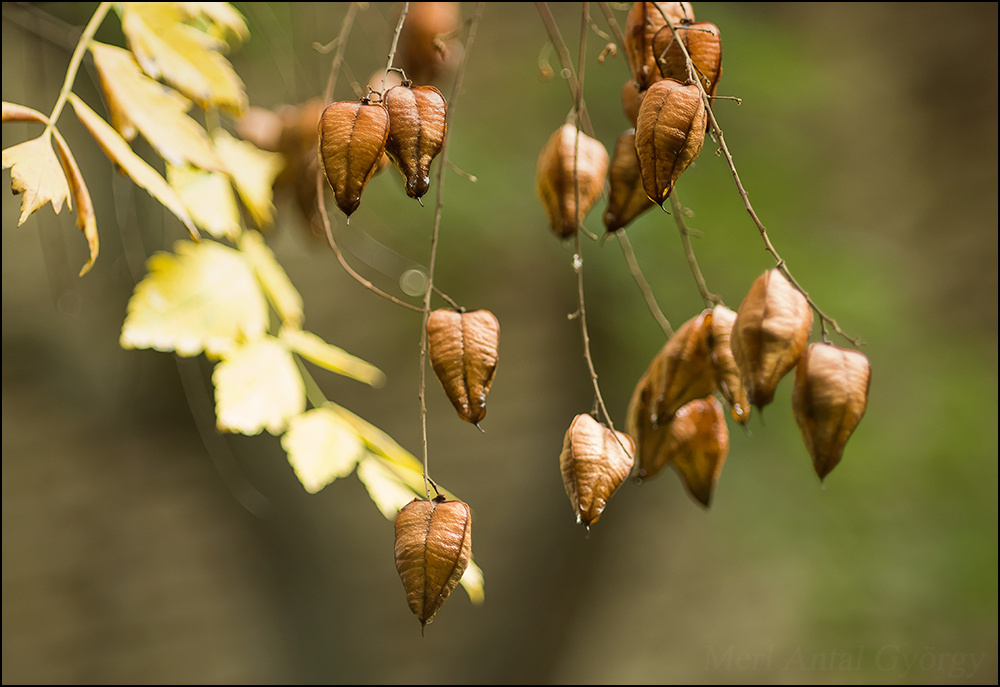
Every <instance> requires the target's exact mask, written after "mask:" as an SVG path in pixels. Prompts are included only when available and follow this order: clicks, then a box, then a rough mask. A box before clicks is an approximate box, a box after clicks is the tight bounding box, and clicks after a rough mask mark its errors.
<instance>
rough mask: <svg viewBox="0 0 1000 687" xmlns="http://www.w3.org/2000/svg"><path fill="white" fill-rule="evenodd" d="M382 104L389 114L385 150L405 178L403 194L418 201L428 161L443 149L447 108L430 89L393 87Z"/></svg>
mask: <svg viewBox="0 0 1000 687" xmlns="http://www.w3.org/2000/svg"><path fill="white" fill-rule="evenodd" d="M382 102H383V103H385V107H386V109H387V110H388V111H389V140H388V141H387V142H386V146H385V151H386V153H388V154H389V157H390V158H391V159H392V161H393V163H394V164H395V165H396V168H397V169H399V171H400V172H401V173H402V175H403V178H404V179H406V195H408V196H409V197H410V198H416V199H418V200H419V199H420V198H421V197H423V195H424V194H425V193H427V188H428V187H429V186H430V183H431V180H430V167H431V162H432V161H433V160H434V158H435V157H437V154H438V153H440V152H441V148H442V147H443V146H444V136H445V132H446V130H447V125H446V123H445V117H446V115H447V114H448V105H447V103H445V100H444V96H443V95H441V91H439V90H438V89H436V88H434V87H433V86H413V87H410V86H394V87H393V88H390V89H389V90H388V91H386V92H385V96H383V98H382Z"/></svg>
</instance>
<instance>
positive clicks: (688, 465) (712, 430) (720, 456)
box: [665, 396, 729, 508]
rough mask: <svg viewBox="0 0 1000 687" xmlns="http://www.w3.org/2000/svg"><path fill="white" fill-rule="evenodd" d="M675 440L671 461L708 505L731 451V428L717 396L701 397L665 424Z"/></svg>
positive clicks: (688, 484)
mask: <svg viewBox="0 0 1000 687" xmlns="http://www.w3.org/2000/svg"><path fill="white" fill-rule="evenodd" d="M665 429H666V431H667V433H668V434H669V435H670V438H669V439H668V440H667V442H666V443H668V445H669V444H670V443H673V442H676V445H675V446H674V447H673V450H672V451H671V452H670V453H671V460H670V464H671V465H673V466H674V469H675V470H677V472H678V473H680V475H681V478H682V479H683V480H684V485H685V486H686V487H687V490H688V493H690V494H691V496H693V497H694V498H695V499H697V500H698V501H699V502H700V503H701V505H703V506H705V507H706V508H708V506H709V504H711V502H712V492H713V491H714V490H715V484H716V482H718V481H719V475H721V474H722V466H723V465H725V463H726V457H727V456H728V455H729V428H728V427H727V426H726V417H725V415H724V414H723V411H722V406H721V405H719V402H718V401H716V400H715V397H714V396H709V397H707V398H700V399H697V400H694V401H691V402H690V403H688V404H686V405H685V406H684V407H683V408H681V409H680V410H678V411H677V414H676V415H674V419H673V420H671V421H670V425H668V427H667V428H665Z"/></svg>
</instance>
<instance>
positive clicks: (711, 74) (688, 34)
mask: <svg viewBox="0 0 1000 687" xmlns="http://www.w3.org/2000/svg"><path fill="white" fill-rule="evenodd" d="M675 30H676V32H677V38H679V39H680V40H681V41H682V42H683V43H684V46H685V47H686V48H687V51H688V54H689V55H690V56H691V62H692V63H693V64H694V68H695V72H696V76H697V78H699V79H701V85H702V87H703V88H704V89H705V92H706V93H707V94H708V95H709V97H711V96H714V95H715V90H716V88H718V86H719V79H720V78H721V77H722V39H721V37H720V35H719V27H718V26H716V25H715V24H713V23H711V22H707V21H699V22H695V23H694V24H686V25H680V26H676V27H675ZM653 54H654V55H656V57H657V66H658V67H659V70H660V75H661V76H662V77H663V78H665V79H674V80H676V81H680V82H681V83H687V81H688V80H689V78H694V76H693V75H691V74H688V69H687V60H686V59H684V51H683V50H681V46H680V45H679V44H678V42H677V40H675V38H674V32H673V31H671V30H670V27H669V26H665V27H663V28H662V29H660V30H659V31H657V32H656V35H655V36H654V37H653Z"/></svg>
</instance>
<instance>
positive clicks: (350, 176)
mask: <svg viewBox="0 0 1000 687" xmlns="http://www.w3.org/2000/svg"><path fill="white" fill-rule="evenodd" d="M388 138H389V113H388V111H387V110H386V109H385V107H383V106H382V104H381V103H369V102H366V101H361V102H336V103H332V104H330V105H328V106H327V108H326V109H325V110H324V111H323V116H322V117H321V119H320V127H319V153H320V158H321V160H322V162H323V171H324V172H325V173H326V180H327V182H329V184H330V186H331V188H333V196H334V199H335V200H336V201H337V207H339V208H340V209H341V211H343V213H344V214H345V215H347V216H348V217H350V216H351V214H352V213H353V212H354V211H355V210H357V209H358V205H359V204H360V203H361V192H362V191H364V188H365V185H366V184H367V183H368V180H369V179H371V178H372V175H373V174H374V173H375V171H376V169H378V164H379V160H381V158H382V155H383V153H384V152H385V144H386V141H387V140H388Z"/></svg>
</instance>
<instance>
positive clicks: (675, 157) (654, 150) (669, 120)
mask: <svg viewBox="0 0 1000 687" xmlns="http://www.w3.org/2000/svg"><path fill="white" fill-rule="evenodd" d="M705 112H706V111H705V103H704V102H703V101H702V99H701V91H700V90H698V86H697V85H696V84H693V83H691V84H687V85H684V84H681V83H679V82H677V81H674V80H673V79H663V80H662V81H657V82H656V83H655V84H653V85H652V86H650V87H649V89H648V90H647V91H646V95H644V96H643V98H642V105H641V106H640V107H639V118H638V120H637V122H636V128H635V151H636V154H637V155H638V156H639V168H640V170H641V171H642V183H643V188H644V189H645V191H646V195H648V196H649V197H650V199H651V200H652V201H653V202H654V203H656V204H657V205H660V206H661V207H662V206H663V201H665V200H666V199H667V197H668V196H669V195H670V192H671V191H673V188H674V184H675V183H677V179H678V178H679V177H680V175H681V173H683V172H684V170H685V169H687V168H688V165H690V164H691V163H692V162H694V159H695V158H696V157H698V153H700V152H701V146H702V144H703V143H704V141H705V118H706V114H705Z"/></svg>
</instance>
